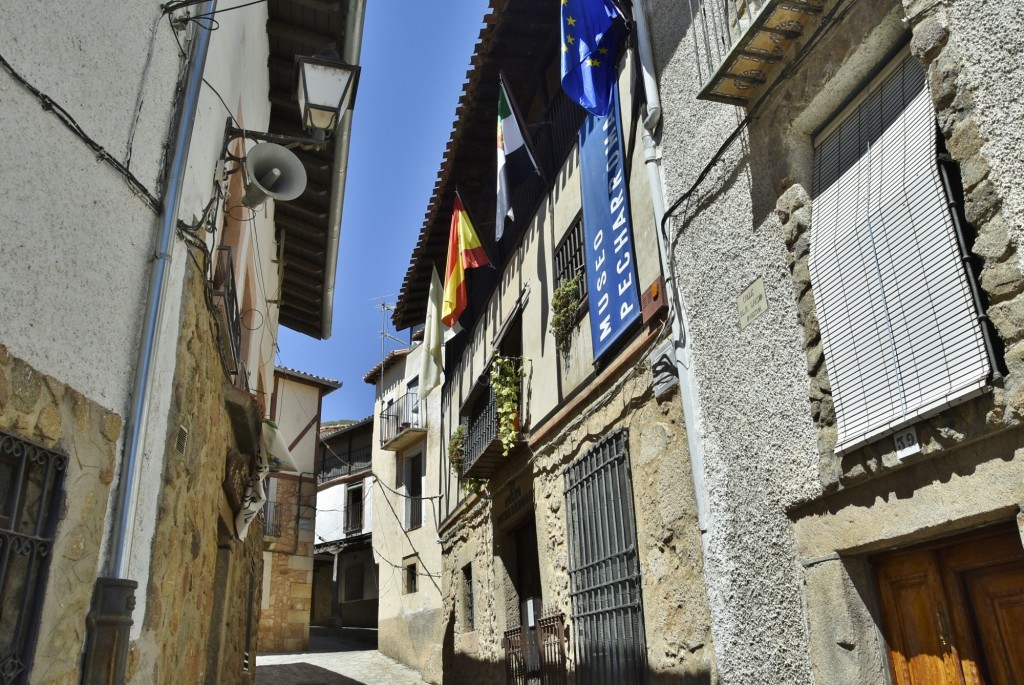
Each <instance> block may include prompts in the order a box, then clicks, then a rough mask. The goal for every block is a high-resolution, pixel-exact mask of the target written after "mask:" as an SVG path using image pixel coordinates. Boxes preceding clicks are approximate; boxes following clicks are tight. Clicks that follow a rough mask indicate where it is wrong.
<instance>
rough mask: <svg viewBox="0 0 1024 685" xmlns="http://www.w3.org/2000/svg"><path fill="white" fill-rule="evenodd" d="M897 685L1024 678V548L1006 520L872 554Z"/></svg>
mask: <svg viewBox="0 0 1024 685" xmlns="http://www.w3.org/2000/svg"><path fill="white" fill-rule="evenodd" d="M872 564H873V566H874V569H875V577H876V579H877V582H878V591H879V598H880V603H881V612H882V628H883V632H884V634H885V639H886V643H887V646H888V651H889V663H890V666H891V668H892V675H893V683H895V684H896V685H1024V549H1022V547H1021V536H1020V532H1019V530H1018V528H1017V526H1016V524H1013V525H1001V526H996V527H992V528H989V529H984V530H981V531H975V532H972V533H970V534H967V535H963V536H960V537H957V538H951V539H947V540H943V541H938V542H935V543H932V544H928V545H923V546H919V547H915V548H913V549H908V550H902V551H899V552H894V553H890V554H886V555H883V556H879V557H876V558H874V559H873V560H872Z"/></svg>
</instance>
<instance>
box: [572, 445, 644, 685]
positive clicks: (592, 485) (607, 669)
mask: <svg viewBox="0 0 1024 685" xmlns="http://www.w3.org/2000/svg"><path fill="white" fill-rule="evenodd" d="M565 504H566V507H565V513H566V518H567V522H566V523H567V527H566V528H567V531H566V532H567V538H568V543H569V599H570V603H571V606H572V624H573V633H574V636H575V644H576V663H577V664H578V669H579V670H578V678H577V679H578V681H579V682H583V683H591V682H611V683H640V682H644V680H643V678H644V673H645V672H646V658H647V646H646V641H645V638H644V611H643V600H642V597H641V593H640V557H639V555H638V552H637V539H636V518H635V515H634V511H633V482H632V477H631V475H630V466H629V432H628V431H627V430H626V429H624V428H620V429H618V430H616V431H614V432H613V433H612V434H610V435H608V436H607V437H605V438H604V439H602V440H601V441H600V442H598V443H597V444H596V445H595V446H594V447H593V448H592V449H590V450H588V451H587V452H586V453H585V454H582V455H580V456H579V457H577V458H576V459H575V460H573V462H572V463H571V464H569V466H567V467H566V469H565Z"/></svg>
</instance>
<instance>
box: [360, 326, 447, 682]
mask: <svg viewBox="0 0 1024 685" xmlns="http://www.w3.org/2000/svg"><path fill="white" fill-rule="evenodd" d="M422 354H423V346H422V345H421V344H418V343H417V344H415V346H414V347H413V348H412V349H411V350H410V352H409V354H408V355H407V356H406V357H405V358H404V359H403V360H400V361H398V362H397V363H396V364H394V365H393V366H392V367H391V368H390V369H389V370H388V371H387V373H386V374H385V383H384V387H385V394H384V396H383V398H384V400H385V401H386V399H387V398H388V397H393V398H394V399H395V400H397V399H398V398H399V397H401V396H402V395H404V394H405V391H406V384H407V383H408V381H409V380H410V379H412V378H414V377H416V376H418V375H419V372H420V365H421V355H422ZM440 396H441V390H440V388H438V389H435V390H434V391H433V392H431V393H430V394H429V395H428V396H427V397H426V398H423V397H420V401H421V404H420V423H421V425H424V426H425V427H426V428H427V429H428V431H427V432H426V433H423V434H421V437H420V439H419V440H418V441H417V442H416V443H414V444H412V445H410V446H408V447H406V448H405V449H404V450H403V451H401V452H394V451H390V450H384V449H382V448H381V446H380V440H379V436H380V434H381V433H380V419H379V417H380V411H381V408H382V406H383V404H382V403H381V402H380V401H379V400H378V402H377V404H376V410H375V413H374V418H375V424H374V447H373V472H374V474H375V475H376V477H377V481H379V482H376V483H374V484H373V485H372V493H373V494H372V506H371V507H369V511H372V516H373V551H374V562H375V563H376V564H377V568H378V572H379V574H380V575H379V583H380V598H379V608H378V647H379V649H380V651H381V652H382V653H384V654H387V655H388V656H390V657H392V658H394V659H398V660H399V661H402V662H403V663H406V664H408V665H410V666H412V667H413V668H415V669H416V670H418V671H419V672H420V673H421V675H422V676H423V678H424V679H425V680H427V681H428V682H440V679H441V656H440V645H441V638H442V632H443V630H444V624H443V622H442V620H441V615H440V611H441V581H440V577H441V565H442V561H441V547H440V545H439V544H438V542H437V522H438V520H439V514H438V511H437V509H438V507H439V506H440V504H439V501H438V494H439V493H440V482H441V473H442V471H443V469H445V468H446V465H445V464H444V463H443V462H442V461H441V458H440V455H441V452H440V442H439V441H440V434H439V431H438V430H437V428H436V427H437V426H439V425H440V424H439V417H440ZM416 454H422V456H423V472H422V474H421V476H420V478H421V483H422V493H423V496H424V500H423V502H422V505H421V506H422V507H423V511H422V525H421V526H420V527H419V528H414V529H412V530H406V528H405V510H406V492H407V490H406V488H405V485H404V481H403V480H402V478H403V475H404V472H405V468H406V462H405V460H407V459H409V458H410V457H413V456H415V455H416ZM412 555H416V558H417V563H418V569H419V573H420V575H419V577H418V578H417V580H418V583H417V591H416V592H413V593H406V592H405V591H404V570H403V569H402V568H401V567H402V565H403V561H404V560H405V559H406V558H408V557H411V556H412Z"/></svg>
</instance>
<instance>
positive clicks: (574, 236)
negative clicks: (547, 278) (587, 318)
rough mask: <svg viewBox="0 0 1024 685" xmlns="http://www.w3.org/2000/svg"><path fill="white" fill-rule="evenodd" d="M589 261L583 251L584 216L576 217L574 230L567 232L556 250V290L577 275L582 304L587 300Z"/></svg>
mask: <svg viewBox="0 0 1024 685" xmlns="http://www.w3.org/2000/svg"><path fill="white" fill-rule="evenodd" d="M586 264H587V259H586V253H585V251H584V249H583V214H582V213H580V214H579V215H577V217H576V221H575V222H574V223H573V225H572V228H570V229H569V230H568V231H566V234H565V236H564V237H563V238H562V242H561V243H559V244H558V247H557V248H555V288H558V286H560V285H562V283H565V282H566V281H568V280H569V279H570V278H572V277H573V276H575V275H576V274H582V278H581V279H580V302H581V303H582V302H585V301H586V299H587V267H586Z"/></svg>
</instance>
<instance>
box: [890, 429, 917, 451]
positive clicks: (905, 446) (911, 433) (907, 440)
mask: <svg viewBox="0 0 1024 685" xmlns="http://www.w3.org/2000/svg"><path fill="white" fill-rule="evenodd" d="M892 439H893V442H895V443H896V458H897V459H906V458H907V457H910V456H913V455H915V454H920V452H921V443H919V442H918V441H917V431H916V430H914V427H913V426H910V427H909V428H904V429H903V430H901V431H900V432H898V433H896V434H895V435H893V436H892Z"/></svg>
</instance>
